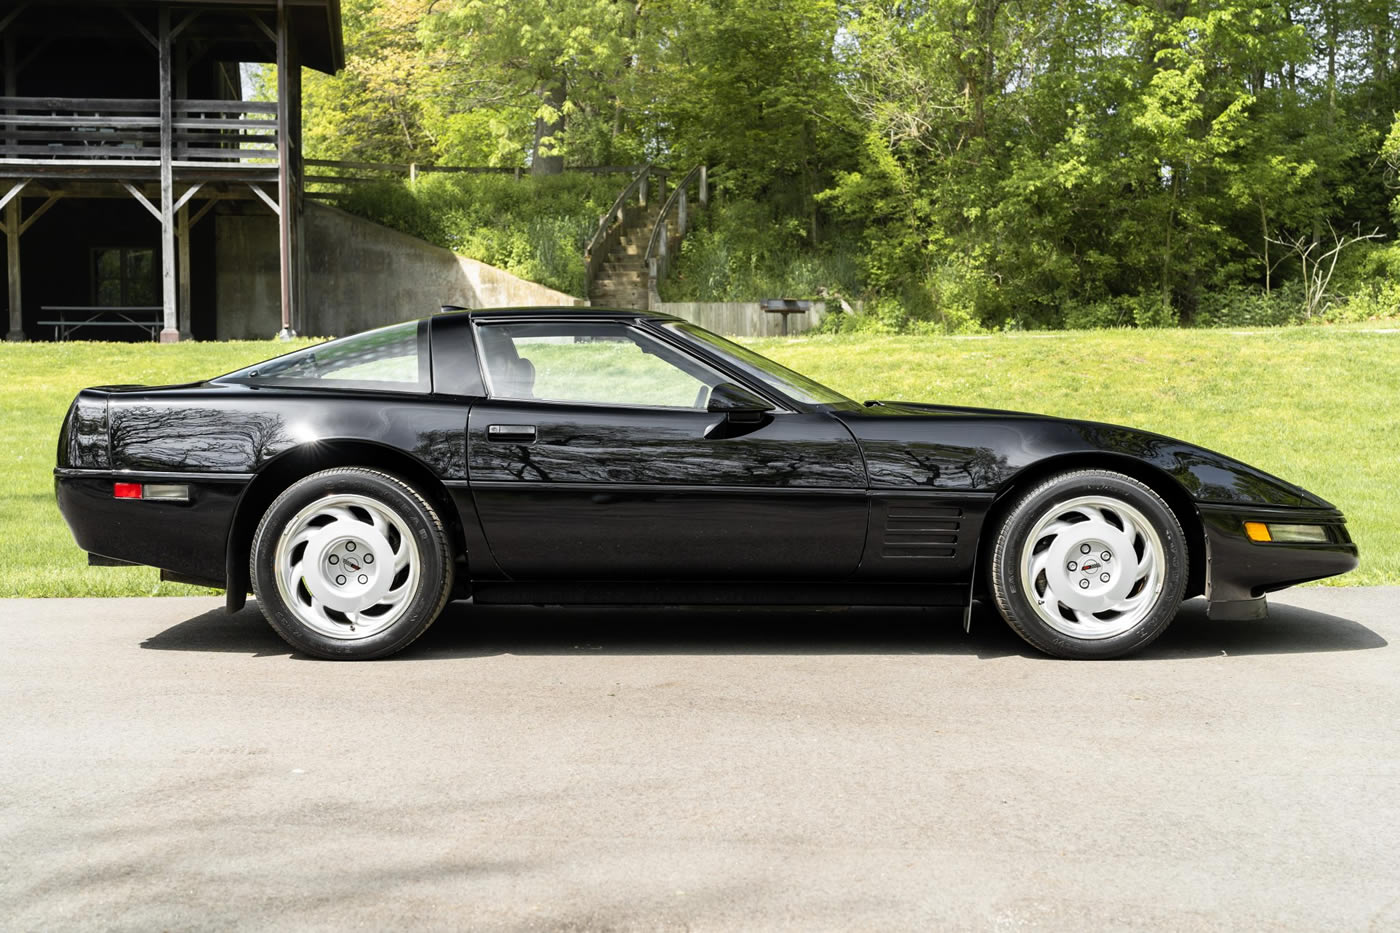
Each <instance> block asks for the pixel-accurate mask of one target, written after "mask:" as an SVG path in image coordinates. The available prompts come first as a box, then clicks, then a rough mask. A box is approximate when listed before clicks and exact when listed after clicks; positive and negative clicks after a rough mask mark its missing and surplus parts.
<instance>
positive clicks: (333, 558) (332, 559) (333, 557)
mask: <svg viewBox="0 0 1400 933" xmlns="http://www.w3.org/2000/svg"><path fill="white" fill-rule="evenodd" d="M331 563H332V564H338V563H340V558H339V557H336V556H335V555H334V554H332V555H331Z"/></svg>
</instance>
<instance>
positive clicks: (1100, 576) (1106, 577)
mask: <svg viewBox="0 0 1400 933" xmlns="http://www.w3.org/2000/svg"><path fill="white" fill-rule="evenodd" d="M1099 579H1100V580H1102V581H1103V582H1105V583H1107V582H1108V574H1106V573H1101V574H1099Z"/></svg>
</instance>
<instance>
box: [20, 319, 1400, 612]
mask: <svg viewBox="0 0 1400 933" xmlns="http://www.w3.org/2000/svg"><path fill="white" fill-rule="evenodd" d="M753 345H754V346H755V347H756V348H757V349H759V350H760V351H761V352H763V353H766V354H768V355H770V356H772V357H774V358H775V359H778V360H780V361H782V362H783V363H786V364H788V365H789V366H792V367H793V368H795V369H798V370H801V371H803V372H806V373H808V374H810V375H812V376H814V377H816V378H818V379H820V380H822V381H823V382H827V383H829V384H830V385H831V386H833V387H834V388H837V389H839V390H841V391H843V392H845V393H847V394H848V395H851V396H852V397H855V398H860V399H866V398H905V399H916V400H921V401H932V402H947V403H951V404H959V405H985V406H990V407H997V408H1013V409H1022V410H1029V411H1040V412H1046V413H1049V414H1056V415H1066V416H1070V417H1076V418H1090V419H1094V420H1099V421H1110V422H1117V423H1121V424H1128V425H1132V426H1134V427H1141V428H1146V429H1148V430H1152V431H1158V432H1161V433H1163V434H1169V435H1172V436H1175V437H1180V438H1182V439H1184V440H1188V441H1193V442H1195V443H1199V444H1203V445H1205V446H1207V447H1211V448H1213V449H1215V450H1219V451H1221V452H1223V453H1226V454H1229V455H1231V456H1234V457H1239V458H1240V459H1242V460H1245V461H1247V462H1249V463H1252V464H1254V465H1256V466H1258V467H1261V468H1263V469H1265V470H1268V471H1270V472H1272V473H1276V474H1278V475H1280V476H1282V477H1284V478H1285V479H1288V480H1291V481H1293V482H1296V483H1298V484H1300V485H1302V486H1304V487H1306V488H1308V489H1310V490H1312V491H1314V492H1316V493H1318V494H1319V495H1321V496H1323V497H1324V498H1326V499H1329V500H1331V501H1332V502H1334V503H1336V504H1337V505H1339V506H1341V507H1342V508H1343V509H1344V510H1345V511H1346V513H1347V517H1348V519H1349V520H1350V522H1351V529H1352V534H1353V536H1354V537H1355V538H1356V540H1357V541H1358V542H1359V543H1360V545H1361V550H1362V560H1361V566H1360V568H1359V569H1358V570H1357V571H1355V572H1354V573H1352V574H1349V575H1347V576H1345V577H1341V578H1338V579H1337V580H1336V581H1335V582H1338V583H1348V584H1378V583H1390V584H1400V496H1397V495H1396V486H1397V484H1396V479H1397V477H1400V331H1396V330H1391V331H1384V330H1382V331H1378V330H1361V329H1348V328H1321V327H1304V328H1284V329H1278V330H1267V331H1260V332H1256V333H1245V334H1241V333H1231V332H1228V331H1219V330H1199V331H1178V330H1163V331H1092V332H1065V333H1051V334H1015V335H999V336H993V337H983V338H941V337H854V336H853V337H839V336H838V337H811V338H791V339H771V340H762V341H754V342H753ZM286 349H288V347H287V345H286V344H280V343H271V342H265V343H259V342H245V343H227V344H183V345H176V346H152V345H149V344H143V345H138V344H104V343H70V344H63V345H54V344H18V345H15V344H9V345H0V374H3V378H0V419H2V420H0V424H2V425H3V438H4V444H3V447H0V479H2V480H3V483H0V542H3V545H0V596H79V595H83V596H89V595H90V596H114V595H151V594H165V593H188V592H191V589H190V588H188V587H184V586H179V585H176V584H168V583H160V582H158V580H157V579H156V571H154V570H150V569H142V568H88V567H87V566H86V559H85V557H84V555H83V553H82V552H81V551H79V550H78V549H77V547H76V546H74V544H73V543H72V539H71V538H70V537H69V534H68V529H67V528H66V527H65V526H64V524H63V520H62V519H61V518H60V517H59V515H58V511H57V509H56V508H55V506H54V501H53V480H52V472H51V471H52V469H53V464H54V445H55V441H56V437H57V431H58V426H59V423H60V421H61V420H62V418H63V413H64V411H65V410H66V408H67V406H68V403H69V402H70V401H71V400H72V398H73V395H74V394H75V393H76V392H77V390H78V389H79V388H81V387H83V386H86V385H98V384H102V383H115V382H128V383H130V382H139V383H147V384H153V385H154V384H160V383H168V382H182V381H189V380H193V379H199V378H202V377H207V376H212V375H216V374H218V373H223V372H228V371H230V370H233V369H237V368H239V367H240V366H244V365H247V364H249V363H252V362H254V361H256V360H259V359H263V358H265V357H268V356H272V355H274V354H276V353H279V352H282V351H284V350H286Z"/></svg>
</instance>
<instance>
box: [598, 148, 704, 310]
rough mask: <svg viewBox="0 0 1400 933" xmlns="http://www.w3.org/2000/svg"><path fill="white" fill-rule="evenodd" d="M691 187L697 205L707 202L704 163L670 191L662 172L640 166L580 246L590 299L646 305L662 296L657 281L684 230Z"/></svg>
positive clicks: (624, 305)
mask: <svg viewBox="0 0 1400 933" xmlns="http://www.w3.org/2000/svg"><path fill="white" fill-rule="evenodd" d="M691 189H694V190H695V194H696V201H695V202H694V203H695V204H696V206H697V208H699V207H704V206H705V205H707V204H708V203H709V202H710V195H709V190H710V189H709V176H708V174H707V171H706V168H705V166H704V165H703V164H702V165H697V166H695V167H694V168H692V169H691V170H690V171H689V172H687V173H686V174H685V176H684V177H683V178H682V179H681V180H680V181H679V182H677V183H675V184H674V185H672V186H671V190H670V192H669V193H668V192H667V176H666V172H665V171H662V170H660V169H657V168H656V167H655V166H652V165H644V166H642V169H641V171H639V172H638V173H637V174H636V175H635V176H634V177H633V178H632V180H631V181H630V182H629V183H628V185H627V187H625V188H623V189H622V193H621V194H619V195H618V196H617V200H615V201H613V205H612V207H611V208H609V209H608V212H607V213H606V214H604V215H603V216H602V217H600V218H598V229H597V230H596V231H595V232H594V234H593V238H592V239H591V240H589V241H588V247H587V249H585V250H584V255H583V261H584V266H585V268H586V270H587V275H588V303H589V304H590V305H592V306H593V307H595V308H624V309H626V308H637V309H639V310H643V311H645V310H647V309H649V308H651V306H652V304H653V303H654V302H657V301H660V298H659V297H658V295H657V292H656V288H657V283H658V282H660V281H663V280H664V279H665V278H666V273H667V270H668V269H669V268H670V262H671V259H670V257H671V255H672V254H673V253H674V252H675V250H676V249H677V247H679V246H680V242H681V239H682V238H683V237H684V236H685V232H686V229H687V227H688V224H689V214H688V213H687V212H688V211H689V210H690V208H689V206H688V205H689V204H690V203H691V202H690V201H689V200H688V198H689V192H690V190H691ZM663 224H664V227H663ZM653 273H655V275H654V276H653Z"/></svg>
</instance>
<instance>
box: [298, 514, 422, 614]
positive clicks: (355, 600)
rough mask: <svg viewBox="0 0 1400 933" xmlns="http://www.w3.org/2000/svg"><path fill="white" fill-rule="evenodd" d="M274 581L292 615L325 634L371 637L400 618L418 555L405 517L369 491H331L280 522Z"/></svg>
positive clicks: (413, 580)
mask: <svg viewBox="0 0 1400 933" xmlns="http://www.w3.org/2000/svg"><path fill="white" fill-rule="evenodd" d="M273 561H274V565H275V567H276V570H277V589H278V592H279V593H280V594H281V596H282V599H283V601H284V602H285V603H286V605H287V606H288V608H290V609H291V610H292V612H293V613H295V614H296V617H297V618H298V619H299V620H300V621H301V622H302V623H304V624H305V625H306V626H307V627H308V628H311V629H312V630H314V631H315V632H317V633H318V634H321V635H324V636H327V637H329V638H342V639H350V638H368V637H370V636H373V635H377V634H379V633H380V632H382V631H384V630H385V629H387V628H388V627H389V626H391V625H393V624H394V623H395V622H397V621H398V619H399V618H400V616H402V615H403V613H404V611H405V610H406V609H407V608H408V605H409V602H410V601H411V597H412V596H413V593H414V592H415V590H416V589H417V586H418V577H419V574H420V572H421V566H422V559H421V557H420V556H419V553H418V547H417V545H416V544H415V543H414V539H413V536H412V534H410V532H409V530H408V527H407V526H406V525H405V524H404V522H403V519H401V518H400V517H399V516H398V515H396V514H394V512H392V511H391V510H389V509H387V508H385V507H384V506H383V505H382V504H381V503H379V502H377V501H376V500H374V499H371V498H368V497H366V496H359V495H345V494H340V495H330V496H325V497H324V498H321V499H318V500H316V501H315V502H312V503H311V504H310V505H308V506H306V507H305V508H303V509H302V510H301V511H300V512H298V513H297V514H296V515H295V516H294V517H293V518H292V520H291V521H289V522H288V523H287V524H286V526H285V527H284V529H283V531H282V534H281V537H280V538H279V539H278V541H277V550H276V553H275V555H274V557H273Z"/></svg>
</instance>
